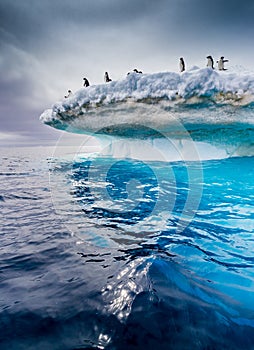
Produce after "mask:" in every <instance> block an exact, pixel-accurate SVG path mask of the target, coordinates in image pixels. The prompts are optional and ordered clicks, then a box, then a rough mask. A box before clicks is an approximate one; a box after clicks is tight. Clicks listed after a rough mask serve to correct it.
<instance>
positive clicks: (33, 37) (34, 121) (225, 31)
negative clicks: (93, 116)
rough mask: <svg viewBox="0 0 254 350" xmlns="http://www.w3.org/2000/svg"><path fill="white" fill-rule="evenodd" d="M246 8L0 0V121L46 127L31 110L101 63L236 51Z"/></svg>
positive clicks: (194, 1)
mask: <svg viewBox="0 0 254 350" xmlns="http://www.w3.org/2000/svg"><path fill="white" fill-rule="evenodd" d="M253 15H254V3H253V0H245V1H242V2H239V1H236V0H231V1H229V0H224V1H222V0H209V1H206V0H157V1H151V0H68V1H67V0H0V71H1V75H0V90H1V96H0V117H1V129H2V130H4V131H6V130H7V131H8V130H19V131H22V132H28V131H29V130H30V131H31V133H33V134H34V133H35V132H36V130H39V132H40V133H43V132H45V133H47V132H48V131H47V129H46V127H45V126H43V125H41V124H40V122H39V121H38V116H39V114H40V113H41V112H42V111H43V110H44V109H46V108H48V107H50V105H51V104H52V103H54V102H55V101H56V100H57V99H59V98H62V96H63V95H64V94H65V93H66V91H67V89H68V88H71V89H74V91H75V89H78V88H79V87H80V84H81V81H82V77H83V74H84V75H86V74H88V78H89V79H90V77H91V80H92V81H94V82H95V83H97V82H101V78H102V77H103V72H104V71H105V70H109V71H110V72H112V74H113V79H114V78H115V79H118V78H119V77H122V76H123V75H124V74H125V71H128V70H129V69H131V68H134V67H136V66H137V68H140V69H141V70H143V71H147V72H149V71H158V70H160V69H161V70H163V69H164V70H166V69H175V67H176V69H177V67H178V66H177V59H178V57H180V56H179V55H181V56H182V55H183V56H184V57H185V56H186V58H187V65H190V64H196V63H198V62H197V60H198V59H200V57H201V64H204V63H203V61H202V60H203V58H205V57H206V55H207V54H212V55H216V57H219V56H218V55H219V53H221V52H222V53H223V54H225V55H228V50H229V48H231V49H232V52H234V55H235V56H237V55H240V54H241V53H242V52H246V51H247V50H246V47H244V46H243V42H244V41H245V40H247V41H249V42H250V41H251V40H252V36H253V34H254V33H253V28H254V26H253V24H252V23H253ZM247 48H249V45H247ZM210 50H211V51H210ZM216 50H217V51H216ZM225 50H226V51H227V52H225ZM245 58H246V56H245ZM230 59H231V57H230ZM190 60H193V62H190ZM198 64H199V63H198ZM132 65H133V66H132ZM172 67H173V68H172ZM114 74H115V76H114ZM6 101H7V103H6Z"/></svg>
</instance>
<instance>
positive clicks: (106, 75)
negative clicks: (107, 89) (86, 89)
mask: <svg viewBox="0 0 254 350" xmlns="http://www.w3.org/2000/svg"><path fill="white" fill-rule="evenodd" d="M104 80H105V83H109V82H110V81H112V79H110V78H109V75H108V72H105V74H104Z"/></svg>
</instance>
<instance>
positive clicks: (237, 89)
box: [41, 67, 254, 123]
mask: <svg viewBox="0 0 254 350" xmlns="http://www.w3.org/2000/svg"><path fill="white" fill-rule="evenodd" d="M253 96H254V72H250V71H247V70H245V69H243V68H242V67H234V68H231V69H229V70H228V71H216V70H213V69H211V68H204V69H199V68H198V67H193V68H192V69H190V70H189V71H185V72H183V73H180V74H178V73H175V72H161V73H154V74H137V73H134V72H133V73H130V74H129V75H127V76H126V78H125V79H123V80H119V81H112V82H110V83H107V84H101V85H92V86H89V87H86V88H85V87H84V88H81V89H80V90H78V91H77V92H75V93H74V94H73V95H72V96H71V97H69V98H65V99H63V100H62V101H60V102H58V103H56V104H54V105H53V107H52V109H49V110H46V111H45V112H44V113H43V114H42V115H41V120H42V121H43V122H44V123H50V122H51V121H52V120H55V119H59V118H61V116H65V117H67V116H69V117H70V116H73V117H75V116H80V115H82V114H86V113H87V111H88V110H90V109H91V108H93V107H99V106H106V105H110V104H115V103H118V102H126V101H134V102H145V103H146V102H147V103H157V102H159V101H170V102H174V104H181V103H186V102H188V101H189V102H190V103H193V102H195V103H196V102H200V101H201V100H202V99H203V100H204V99H206V100H207V99H208V100H210V101H212V102H214V103H217V104H227V103H228V104H236V105H248V104H250V103H252V102H253V101H254V97H253ZM195 98H196V100H195ZM198 99H199V100H198Z"/></svg>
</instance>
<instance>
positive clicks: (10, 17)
mask: <svg viewBox="0 0 254 350" xmlns="http://www.w3.org/2000/svg"><path fill="white" fill-rule="evenodd" d="M163 2H164V1H161V0H160V1H157V2H152V1H146V0H139V1H137V0H136V1H135V0H129V1H119V0H107V1H105V0H96V1H94V0H83V1H82V0H72V1H66V0H55V1H52V0H51V1H50V0H43V1H41V0H37V1H36V0H22V1H10V0H2V1H1V2H0V28H2V29H4V31H6V32H8V33H11V34H12V35H13V38H16V39H17V42H18V41H19V42H20V43H21V44H22V45H24V46H28V45H31V44H34V43H36V41H39V40H50V39H51V38H53V39H54V38H55V34H57V35H58V32H59V31H61V29H63V28H67V29H68V26H69V25H71V24H75V26H77V27H79V28H81V29H82V28H83V29H84V30H89V29H90V30H92V29H93V28H103V27H104V28H105V26H106V27H107V28H109V27H110V26H120V27H121V26H122V25H124V24H125V23H127V24H129V25H131V23H132V22H134V21H136V20H141V19H142V18H143V17H145V16H147V15H148V14H149V13H153V12H154V11H155V12H156V11H157V10H159V8H160V4H163ZM84 34H85V33H84Z"/></svg>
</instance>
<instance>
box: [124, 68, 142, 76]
mask: <svg viewBox="0 0 254 350" xmlns="http://www.w3.org/2000/svg"><path fill="white" fill-rule="evenodd" d="M133 72H134V73H137V74H142V73H143V72H142V71H141V70H137V68H135V69H133ZM131 73H132V72H128V73H127V75H129V74H131Z"/></svg>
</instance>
